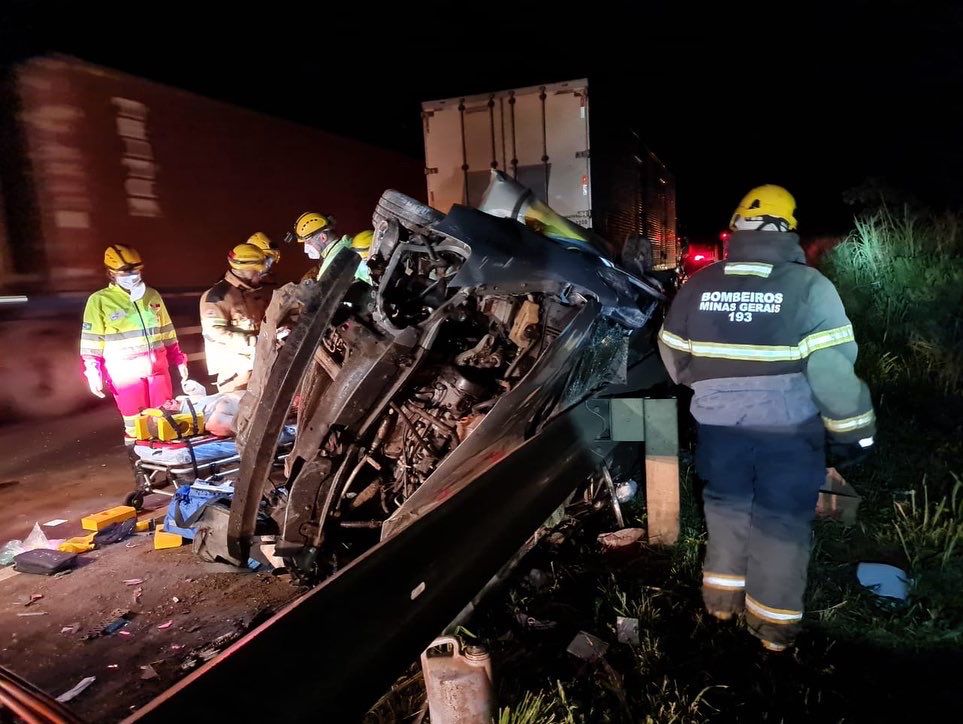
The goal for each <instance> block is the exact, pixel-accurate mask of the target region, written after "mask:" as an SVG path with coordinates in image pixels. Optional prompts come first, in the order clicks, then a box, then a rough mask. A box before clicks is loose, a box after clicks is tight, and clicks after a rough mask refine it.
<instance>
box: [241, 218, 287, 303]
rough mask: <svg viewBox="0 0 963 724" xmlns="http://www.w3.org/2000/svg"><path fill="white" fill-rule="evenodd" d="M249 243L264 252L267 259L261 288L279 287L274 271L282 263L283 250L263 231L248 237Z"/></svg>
mask: <svg viewBox="0 0 963 724" xmlns="http://www.w3.org/2000/svg"><path fill="white" fill-rule="evenodd" d="M247 243H248V244H251V245H252V246H256V247H257V248H258V249H260V250H261V251H263V252H264V255H265V256H266V257H267V260H266V264H267V269H266V270H265V272H264V275H263V277H262V278H261V286H262V287H270V288H271V289H272V290H273V289H274V287H275V286H277V285H276V283H275V281H274V269H275V268H276V267H277V265H278V262H280V261H281V250H280V249H278V248H277V247H276V246H275V245H274V243H273V242H272V241H271V240H270V239H269V238H268V235H267V234H265V233H264V232H263V231H256V232H254V233H253V234H251V236H250V237H248V240H247Z"/></svg>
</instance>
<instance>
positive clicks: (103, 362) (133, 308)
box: [80, 283, 187, 384]
mask: <svg viewBox="0 0 963 724" xmlns="http://www.w3.org/2000/svg"><path fill="white" fill-rule="evenodd" d="M80 356H81V357H82V358H83V360H84V367H85V369H87V370H94V371H96V372H98V373H99V374H100V375H101V376H106V378H107V379H109V380H111V381H113V382H116V383H119V384H124V383H126V382H130V381H133V380H135V379H139V378H145V377H149V376H151V375H154V374H161V373H166V372H167V371H168V364H174V365H179V364H183V363H184V362H186V361H187V357H186V355H185V354H184V353H183V352H181V348H180V345H179V344H178V343H177V334H176V332H175V331H174V325H173V323H172V322H171V318H170V315H169V314H168V313H167V307H165V306H164V300H163V299H161V296H160V294H158V292H157V290H156V289H152V288H151V287H147V290H146V291H145V292H144V296H143V297H142V298H141V299H139V300H137V301H136V302H135V301H133V300H132V299H131V298H130V295H129V294H128V293H127V292H126V291H124V290H123V289H121V288H120V287H119V286H117V285H116V284H113V283H112V284H110V285H109V286H108V287H107V288H106V289H101V290H100V291H97V292H94V293H93V294H91V295H90V297H88V299H87V306H86V307H85V308H84V322H83V328H82V330H81V333H80ZM105 373H106V374H105Z"/></svg>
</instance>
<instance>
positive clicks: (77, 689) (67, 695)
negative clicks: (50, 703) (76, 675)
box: [57, 676, 97, 704]
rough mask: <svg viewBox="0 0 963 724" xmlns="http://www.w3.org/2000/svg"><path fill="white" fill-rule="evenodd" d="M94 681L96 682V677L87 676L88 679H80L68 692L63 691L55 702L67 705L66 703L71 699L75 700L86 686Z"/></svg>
mask: <svg viewBox="0 0 963 724" xmlns="http://www.w3.org/2000/svg"><path fill="white" fill-rule="evenodd" d="M95 681H97V677H96V676H88V677H87V678H85V679H81V680H80V681H79V682H77V685H76V686H74V688H72V689H69V690H67V691H65V692H64V693H63V694H61V695H60V696H58V697H57V701H59V702H60V703H61V704H65V703H67V702H68V701H70V700H71V699H73V698H75V697H76V696H78V695H79V694H81V693H83V691H84V690H85V689H86V688H87V687H88V686H90V685H91V684H93V683H94V682H95Z"/></svg>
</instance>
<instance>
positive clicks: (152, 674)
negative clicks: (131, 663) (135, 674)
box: [140, 664, 160, 681]
mask: <svg viewBox="0 0 963 724" xmlns="http://www.w3.org/2000/svg"><path fill="white" fill-rule="evenodd" d="M140 678H141V679H143V680H144V681H150V680H151V679H159V678H160V677H159V676H158V674H157V671H155V670H154V667H153V666H151V665H150V664H147V665H146V666H141V667H140Z"/></svg>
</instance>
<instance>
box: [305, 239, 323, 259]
mask: <svg viewBox="0 0 963 724" xmlns="http://www.w3.org/2000/svg"><path fill="white" fill-rule="evenodd" d="M304 253H305V254H307V255H308V259H320V258H321V250H320V249H319V248H318V247H316V246H315V245H314V244H313V243H311V242H310V241H306V242H304Z"/></svg>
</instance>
